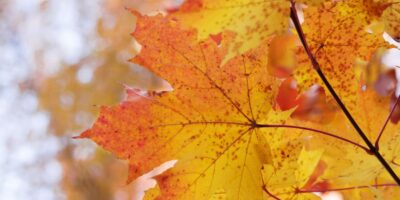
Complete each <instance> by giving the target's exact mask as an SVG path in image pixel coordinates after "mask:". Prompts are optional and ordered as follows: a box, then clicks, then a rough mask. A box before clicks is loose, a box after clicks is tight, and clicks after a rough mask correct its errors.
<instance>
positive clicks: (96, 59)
mask: <svg viewBox="0 0 400 200" xmlns="http://www.w3.org/2000/svg"><path fill="white" fill-rule="evenodd" d="M170 6H173V4H172V1H162V0H146V1H144V0H133V1H132V0H130V1H128V0H106V1H105V2H104V3H103V4H102V13H101V14H102V16H100V18H99V19H98V23H97V34H98V38H93V39H94V40H98V42H96V43H97V47H96V51H94V52H92V53H91V55H90V56H88V57H86V58H84V59H83V60H81V61H80V62H79V63H78V64H75V65H72V66H65V67H63V68H62V69H60V70H59V72H58V73H56V74H55V75H53V76H51V77H43V76H39V77H41V80H39V81H38V82H39V83H38V87H37V90H38V98H39V103H40V106H41V108H42V109H43V110H46V111H47V112H48V114H49V115H50V118H51V119H50V126H51V130H52V133H53V134H55V135H57V136H59V137H60V138H64V137H66V138H67V139H66V140H63V141H64V142H65V144H64V145H65V146H64V149H63V150H62V151H61V152H60V153H59V161H60V162H61V163H62V166H63V170H64V176H63V180H62V187H63V189H64V191H65V193H66V197H67V199H71V200H72V199H73V200H84V199H87V200H89V199H90V200H93V199H96V200H107V199H131V198H132V194H130V193H129V191H130V190H131V188H129V187H123V186H124V184H125V181H126V180H125V177H126V174H127V166H126V165H125V164H124V163H123V162H122V161H118V160H117V159H115V158H114V157H113V156H112V155H110V154H109V153H107V152H104V151H102V150H100V149H96V150H95V151H94V153H93V154H92V155H90V156H86V157H85V158H84V159H82V158H80V157H79V156H76V155H77V154H78V155H79V153H80V152H79V151H80V150H81V149H82V148H81V147H79V146H78V145H76V144H74V141H73V140H71V136H75V135H78V134H79V133H80V132H81V131H83V129H84V128H87V127H90V124H91V123H92V122H93V121H94V118H95V117H96V116H97V111H98V108H96V107H97V106H100V105H112V104H117V103H118V102H120V100H121V99H122V98H123V97H124V92H123V90H124V87H123V84H127V85H130V86H136V87H140V88H150V89H156V88H158V87H159V86H161V84H162V81H161V80H160V79H159V78H157V77H155V76H154V75H152V74H150V73H149V72H147V71H146V70H144V69H142V68H140V67H139V66H135V65H133V64H129V63H128V61H127V60H128V59H129V58H130V57H132V56H133V55H134V54H135V53H136V52H137V51H138V45H137V44H136V43H135V41H134V39H133V38H132V37H131V36H130V34H129V33H130V32H132V31H133V30H134V24H135V19H134V16H133V15H131V14H130V13H129V12H128V11H127V10H126V9H125V8H135V9H136V10H140V11H141V12H143V13H149V12H153V11H156V10H162V9H165V8H168V7H170ZM84 144H90V143H84ZM79 145H82V142H80V143H79ZM88 148H90V147H88ZM91 148H97V147H91ZM121 188H122V189H121Z"/></svg>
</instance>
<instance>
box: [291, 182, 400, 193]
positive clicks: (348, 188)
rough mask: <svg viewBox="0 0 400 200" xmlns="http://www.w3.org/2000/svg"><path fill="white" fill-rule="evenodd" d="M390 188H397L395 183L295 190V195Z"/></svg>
mask: <svg viewBox="0 0 400 200" xmlns="http://www.w3.org/2000/svg"><path fill="white" fill-rule="evenodd" d="M390 186H397V183H384V184H375V185H361V186H353V187H344V188H331V189H325V190H313V189H310V190H304V189H297V190H296V193H313V192H334V191H344V190H354V189H365V188H371V187H375V188H376V187H390Z"/></svg>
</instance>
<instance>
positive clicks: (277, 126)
mask: <svg viewBox="0 0 400 200" xmlns="http://www.w3.org/2000/svg"><path fill="white" fill-rule="evenodd" d="M257 127H259V128H263V127H265V128H292V129H301V130H306V131H312V132H315V133H320V134H322V135H326V136H330V137H333V138H336V139H338V140H342V141H344V142H347V143H350V144H353V145H355V146H357V147H359V148H361V149H363V150H365V151H367V152H369V149H368V148H367V147H364V146H362V145H360V144H357V143H355V142H353V141H351V140H349V139H346V138H342V137H340V136H337V135H334V134H332V133H328V132H325V131H321V130H318V129H313V128H308V127H302V126H295V125H285V124H258V125H257Z"/></svg>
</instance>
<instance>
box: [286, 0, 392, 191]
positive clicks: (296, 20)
mask: <svg viewBox="0 0 400 200" xmlns="http://www.w3.org/2000/svg"><path fill="white" fill-rule="evenodd" d="M290 18H291V19H292V21H293V24H294V26H295V28H296V31H297V34H298V35H299V38H300V40H301V43H302V44H303V47H304V50H305V51H306V52H307V55H308V58H309V59H310V61H311V64H312V66H313V68H314V69H315V70H316V71H317V73H318V75H319V77H320V78H321V79H322V81H323V82H324V84H325V86H326V87H327V88H328V90H329V92H330V93H331V95H332V96H333V97H334V99H335V101H336V102H337V104H338V105H339V106H340V108H341V109H342V111H343V113H344V114H345V115H346V117H347V119H348V120H349V121H350V123H351V124H352V125H353V127H354V129H356V131H357V133H358V134H359V135H360V137H361V138H362V139H363V140H364V142H365V143H366V144H367V146H368V148H369V152H370V154H373V155H374V156H375V157H376V158H377V159H378V160H379V162H380V163H381V164H382V166H383V167H384V168H385V169H386V171H387V172H388V173H389V174H390V175H391V176H392V178H393V179H394V180H395V181H396V183H397V184H398V185H399V186H400V179H399V177H398V176H397V175H396V173H395V172H394V171H393V169H392V168H391V167H390V165H389V164H388V162H387V161H386V160H385V159H384V158H383V156H382V155H381V154H380V153H379V151H378V149H376V148H375V146H374V145H373V144H372V143H371V141H370V140H369V139H368V137H367V136H366V135H365V133H364V132H363V131H362V130H361V128H360V127H359V126H358V124H357V122H356V121H355V120H354V118H353V116H351V114H350V112H349V111H348V110H347V108H346V106H345V105H344V104H343V102H342V100H341V99H340V98H339V96H338V95H337V93H336V92H335V90H334V89H333V87H332V85H331V84H330V83H329V81H328V79H327V78H326V77H325V74H324V73H323V72H322V70H321V67H320V65H319V63H318V62H317V60H316V59H315V57H314V55H313V54H312V53H311V51H310V48H309V47H308V44H307V41H306V38H305V35H304V32H303V29H302V28H301V24H300V21H299V17H298V16H297V11H296V8H295V2H294V0H292V1H291V7H290Z"/></svg>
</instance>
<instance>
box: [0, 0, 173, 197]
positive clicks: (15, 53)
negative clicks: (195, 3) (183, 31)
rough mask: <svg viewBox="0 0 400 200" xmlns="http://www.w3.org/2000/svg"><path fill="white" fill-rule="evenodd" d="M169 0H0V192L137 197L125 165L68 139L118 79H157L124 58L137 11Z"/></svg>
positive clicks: (115, 89)
mask: <svg viewBox="0 0 400 200" xmlns="http://www.w3.org/2000/svg"><path fill="white" fill-rule="evenodd" d="M180 3H181V2H180V1H177V0H0V52H1V53H0V60H1V62H0V138H1V140H0V171H1V172H0V199H7V200H26V199H30V200H36V199H38V200H39V199H40V200H48V199H49V200H52V199H57V200H58V199H61V200H62V199H71V200H86V199H87V200H94V199H95V200H109V199H116V200H125V199H136V198H137V197H135V196H133V195H134V194H136V193H135V192H133V191H134V190H135V188H133V187H132V186H131V185H132V184H131V185H125V181H126V177H127V165H126V164H125V163H124V162H123V161H120V160H117V159H116V158H115V157H114V156H112V155H110V154H109V153H107V152H105V151H103V150H101V149H99V148H98V147H97V146H96V145H95V144H94V143H93V142H91V141H89V140H74V139H72V137H73V136H77V135H79V134H80V132H82V131H83V130H85V129H86V128H89V127H90V126H91V124H92V123H93V122H94V119H95V117H96V115H97V112H98V110H99V109H98V106H100V105H113V104H117V103H118V102H120V101H121V99H122V98H123V96H124V94H123V84H128V85H133V86H139V87H142V88H153V87H157V86H158V85H159V84H160V80H159V79H157V78H156V77H154V76H152V75H151V74H150V73H148V72H147V71H145V70H143V69H141V68H139V67H138V66H135V65H133V64H131V63H128V62H127V60H128V59H129V58H131V57H133V55H134V54H135V52H136V49H137V46H138V45H137V44H136V43H135V41H134V40H133V38H132V37H131V36H130V33H131V32H132V31H133V30H134V25H135V19H134V17H133V16H132V15H131V14H130V13H129V12H128V11H127V10H126V9H125V8H134V9H136V10H139V11H140V12H142V13H147V14H148V13H150V14H151V13H154V12H156V11H162V10H165V9H173V8H175V7H176V6H178V5H179V4H180Z"/></svg>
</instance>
